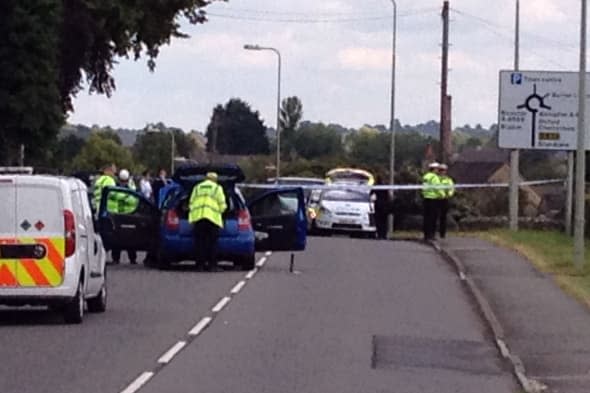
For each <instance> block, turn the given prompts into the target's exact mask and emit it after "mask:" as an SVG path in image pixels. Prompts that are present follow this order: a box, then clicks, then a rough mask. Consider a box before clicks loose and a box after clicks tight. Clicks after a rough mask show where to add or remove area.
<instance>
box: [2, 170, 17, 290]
mask: <svg viewBox="0 0 590 393" xmlns="http://www.w3.org/2000/svg"><path fill="white" fill-rule="evenodd" d="M0 209H1V210H2V218H1V219H0V246H1V245H10V244H15V243H16V239H15V236H16V185H15V183H14V178H10V177H2V178H1V179H0ZM0 252H1V249H0ZM16 276H17V274H16V261H15V260H12V259H5V258H2V255H1V254H0V288H7V287H16V286H17V285H18V281H17V277H16Z"/></svg>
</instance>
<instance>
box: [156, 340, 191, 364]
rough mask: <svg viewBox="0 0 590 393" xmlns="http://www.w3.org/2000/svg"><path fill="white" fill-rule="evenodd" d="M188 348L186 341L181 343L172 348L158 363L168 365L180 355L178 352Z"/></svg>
mask: <svg viewBox="0 0 590 393" xmlns="http://www.w3.org/2000/svg"><path fill="white" fill-rule="evenodd" d="M185 346H186V341H179V342H177V343H176V344H174V345H173V346H172V348H170V349H169V350H168V351H167V352H166V353H165V354H163V355H162V357H160V359H158V363H161V364H167V363H170V361H171V360H172V359H173V358H174V356H176V355H177V354H178V352H180V351H182V348H184V347H185Z"/></svg>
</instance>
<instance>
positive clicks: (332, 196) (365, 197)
mask: <svg viewBox="0 0 590 393" xmlns="http://www.w3.org/2000/svg"><path fill="white" fill-rule="evenodd" d="M322 200H324V201H341V202H369V200H370V197H369V194H368V193H366V192H359V191H350V190H330V191H325V192H324V193H323V194H322Z"/></svg>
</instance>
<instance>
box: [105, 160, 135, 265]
mask: <svg viewBox="0 0 590 393" xmlns="http://www.w3.org/2000/svg"><path fill="white" fill-rule="evenodd" d="M118 186H119V187H122V188H128V189H130V190H133V191H135V183H134V182H133V179H132V178H131V175H130V174H129V171H128V170H127V169H121V171H120V172H119V184H118ZM113 194H114V195H113V199H115V200H116V203H117V204H118V206H117V211H116V213H117V214H131V213H133V212H134V211H135V210H136V208H137V203H138V200H137V199H136V198H135V197H134V196H131V195H127V194H124V193H122V192H120V191H119V192H118V193H117V192H115V193H113ZM126 251H127V256H128V257H129V262H130V263H131V264H133V265H135V264H136V263H137V252H136V251H135V250H126ZM111 255H112V257H113V263H114V264H118V263H119V262H120V260H121V250H120V249H118V248H113V249H112V250H111Z"/></svg>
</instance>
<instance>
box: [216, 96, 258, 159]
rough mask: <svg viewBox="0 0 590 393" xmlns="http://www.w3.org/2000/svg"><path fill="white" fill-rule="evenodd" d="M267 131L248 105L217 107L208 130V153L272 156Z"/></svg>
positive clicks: (234, 101)
mask: <svg viewBox="0 0 590 393" xmlns="http://www.w3.org/2000/svg"><path fill="white" fill-rule="evenodd" d="M269 150H270V149H269V142H268V138H267V136H266V127H265V126H264V123H263V122H262V120H261V119H260V114H259V113H258V112H257V111H256V112H255V111H253V110H252V109H251V108H250V105H248V104H247V103H246V102H244V101H242V100H240V99H235V98H234V99H231V100H230V101H229V102H228V103H227V104H225V106H221V105H217V106H216V107H215V109H214V110H213V115H212V116H211V121H210V123H209V126H208V127H207V151H210V152H212V151H216V152H217V153H220V154H230V155H249V154H268V153H269Z"/></svg>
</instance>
